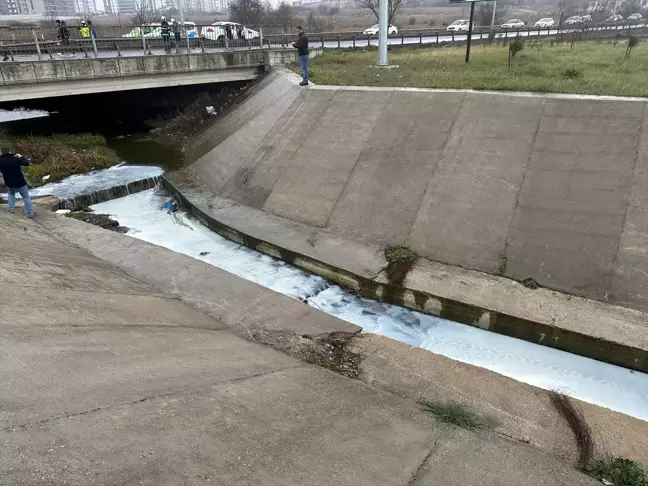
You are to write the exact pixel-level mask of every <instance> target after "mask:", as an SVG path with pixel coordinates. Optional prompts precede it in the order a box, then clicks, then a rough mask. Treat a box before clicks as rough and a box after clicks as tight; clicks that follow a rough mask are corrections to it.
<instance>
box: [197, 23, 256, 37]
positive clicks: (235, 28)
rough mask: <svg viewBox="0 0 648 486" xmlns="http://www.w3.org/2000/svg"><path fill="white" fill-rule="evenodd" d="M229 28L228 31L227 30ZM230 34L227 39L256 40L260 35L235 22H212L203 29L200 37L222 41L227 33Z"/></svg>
mask: <svg viewBox="0 0 648 486" xmlns="http://www.w3.org/2000/svg"><path fill="white" fill-rule="evenodd" d="M228 27H229V29H228ZM228 30H229V32H230V33H231V35H230V36H228V39H248V40H249V39H258V38H259V36H260V34H259V32H258V31H256V30H252V29H250V28H248V27H246V26H245V25H242V24H239V23H236V22H227V21H225V22H214V23H213V24H211V25H209V26H207V27H203V28H202V29H201V31H200V37H202V38H203V39H210V40H224V39H225V36H227V32H228Z"/></svg>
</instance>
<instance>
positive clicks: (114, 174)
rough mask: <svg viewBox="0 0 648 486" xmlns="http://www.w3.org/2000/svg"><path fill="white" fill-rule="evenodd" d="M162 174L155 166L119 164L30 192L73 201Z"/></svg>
mask: <svg viewBox="0 0 648 486" xmlns="http://www.w3.org/2000/svg"><path fill="white" fill-rule="evenodd" d="M162 172H163V170H162V168H160V167H155V166H148V165H125V164H118V165H114V166H112V167H109V168H108V169H104V170H97V171H95V172H91V173H89V174H82V175H74V176H71V177H68V178H67V179H64V180H62V181H59V182H52V183H50V184H45V185H44V186H41V187H37V188H36V189H32V190H31V191H29V192H30V194H31V195H32V196H56V197H58V198H59V199H72V198H74V197H76V196H81V195H83V194H90V193H91V192H94V191H101V190H103V189H110V188H112V187H116V186H121V185H123V184H128V183H129V182H133V181H139V180H142V179H148V178H149V177H157V176H160V175H162Z"/></svg>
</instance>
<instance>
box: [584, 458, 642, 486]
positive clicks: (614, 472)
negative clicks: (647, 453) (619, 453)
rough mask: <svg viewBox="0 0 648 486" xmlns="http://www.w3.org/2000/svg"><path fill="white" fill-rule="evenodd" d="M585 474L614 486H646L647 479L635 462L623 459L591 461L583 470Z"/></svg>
mask: <svg viewBox="0 0 648 486" xmlns="http://www.w3.org/2000/svg"><path fill="white" fill-rule="evenodd" d="M584 470H585V472H586V473H587V474H589V475H590V476H592V477H595V478H596V479H598V480H600V481H603V480H606V481H607V482H608V483H612V484H614V486H648V478H647V477H646V474H645V472H644V470H643V468H642V467H641V465H640V464H638V463H637V462H635V461H632V460H630V459H625V458H623V457H615V458H611V459H601V460H598V461H592V462H590V463H589V464H587V465H586V466H585V468H584Z"/></svg>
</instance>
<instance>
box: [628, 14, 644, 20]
mask: <svg viewBox="0 0 648 486" xmlns="http://www.w3.org/2000/svg"><path fill="white" fill-rule="evenodd" d="M642 19H643V17H642V16H641V14H640V13H633V14H632V15H628V18H627V19H626V20H630V21H635V22H636V21H637V20H642Z"/></svg>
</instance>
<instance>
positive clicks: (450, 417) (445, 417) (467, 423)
mask: <svg viewBox="0 0 648 486" xmlns="http://www.w3.org/2000/svg"><path fill="white" fill-rule="evenodd" d="M423 407H424V408H423V409H424V410H425V411H426V412H430V413H433V414H434V415H436V416H437V419H439V421H441V422H445V423H448V424H453V425H456V426H458V427H463V428H465V429H478V428H480V427H483V426H484V421H483V420H482V419H481V418H480V417H479V415H477V414H476V413H475V412H474V411H473V410H472V409H471V408H470V407H468V406H466V405H463V404H461V403H459V402H452V401H449V402H423Z"/></svg>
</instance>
